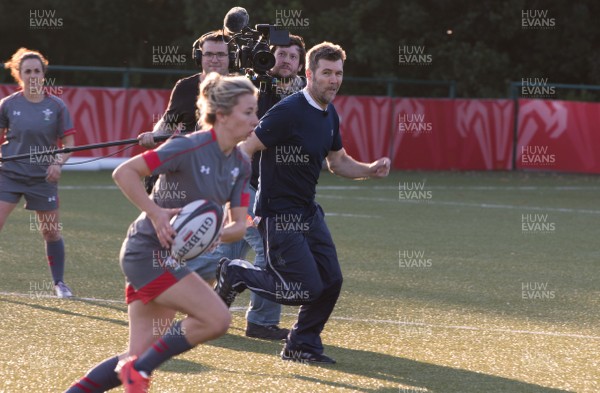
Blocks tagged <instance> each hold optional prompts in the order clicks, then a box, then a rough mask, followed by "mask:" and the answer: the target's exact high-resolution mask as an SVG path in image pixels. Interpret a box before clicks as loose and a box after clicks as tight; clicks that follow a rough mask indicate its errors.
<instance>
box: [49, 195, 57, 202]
mask: <svg viewBox="0 0 600 393" xmlns="http://www.w3.org/2000/svg"><path fill="white" fill-rule="evenodd" d="M48 202H56V197H55V196H51V197H48Z"/></svg>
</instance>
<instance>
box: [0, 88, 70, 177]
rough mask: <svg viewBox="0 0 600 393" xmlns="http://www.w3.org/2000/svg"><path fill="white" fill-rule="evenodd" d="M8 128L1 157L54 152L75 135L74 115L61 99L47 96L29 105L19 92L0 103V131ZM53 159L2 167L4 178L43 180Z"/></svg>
mask: <svg viewBox="0 0 600 393" xmlns="http://www.w3.org/2000/svg"><path fill="white" fill-rule="evenodd" d="M1 128H7V129H8V130H7V133H6V140H5V141H4V143H3V144H2V157H8V156H12V155H16V154H27V153H39V152H49V151H50V152H52V151H54V150H56V149H58V145H57V142H58V140H59V139H62V138H63V137H65V136H67V135H72V134H74V133H75V128H73V122H72V121H71V115H70V114H69V111H68V110H67V107H66V105H65V103H64V102H63V101H62V100H61V99H60V98H58V97H56V96H53V95H46V96H45V97H44V99H43V100H42V101H41V102H37V103H36V102H30V101H28V100H27V99H26V98H25V96H24V95H23V92H22V91H17V92H15V93H13V94H11V95H9V96H7V97H4V98H3V99H2V100H0V129H1ZM53 161H54V157H53V156H52V155H35V154H33V155H31V156H30V158H24V159H22V160H18V161H6V162H3V163H1V164H0V169H1V170H2V172H3V173H4V174H6V175H7V176H9V177H12V178H15V179H30V178H34V179H40V180H41V179H44V178H45V177H46V170H47V169H48V166H49V165H50V164H51V163H52V162H53Z"/></svg>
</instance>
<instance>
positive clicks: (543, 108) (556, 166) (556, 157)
mask: <svg viewBox="0 0 600 393" xmlns="http://www.w3.org/2000/svg"><path fill="white" fill-rule="evenodd" d="M518 124H519V128H518V130H519V133H518V140H517V168H518V169H541V170H551V171H564V172H580V173H600V152H599V151H598V146H600V104H598V103H588V102H573V101H555V100H537V99H521V100H519V123H518Z"/></svg>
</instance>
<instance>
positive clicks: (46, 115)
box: [42, 108, 54, 121]
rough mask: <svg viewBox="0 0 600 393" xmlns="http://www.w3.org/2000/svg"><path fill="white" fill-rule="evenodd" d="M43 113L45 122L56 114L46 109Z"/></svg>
mask: <svg viewBox="0 0 600 393" xmlns="http://www.w3.org/2000/svg"><path fill="white" fill-rule="evenodd" d="M42 113H43V114H44V120H46V121H48V120H50V115H51V114H53V113H54V112H52V111H51V110H50V109H48V108H46V109H44V111H43V112H42Z"/></svg>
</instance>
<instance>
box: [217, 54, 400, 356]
mask: <svg viewBox="0 0 600 393" xmlns="http://www.w3.org/2000/svg"><path fill="white" fill-rule="evenodd" d="M345 59H346V54H345V52H344V50H343V49H342V48H341V47H340V46H338V45H334V44H332V43H329V42H323V43H321V44H319V45H316V46H315V47H313V48H312V49H310V50H309V51H308V53H307V54H306V64H307V65H308V68H307V70H306V76H307V86H306V88H305V89H303V90H302V91H300V92H298V93H295V94H293V95H291V96H289V97H287V98H285V99H284V100H282V101H280V102H279V103H278V104H277V105H275V106H274V107H272V108H271V109H270V110H269V111H268V112H267V113H266V114H265V116H264V117H263V118H262V119H261V121H260V123H259V125H258V127H257V128H256V129H255V132H254V133H253V134H252V136H251V137H250V138H248V139H247V140H246V141H245V142H244V143H243V144H242V149H243V150H244V151H245V152H246V153H247V154H248V155H249V156H252V154H253V153H254V152H256V151H259V150H261V158H260V178H259V190H258V194H257V197H256V199H257V200H256V205H255V213H256V216H257V217H260V222H259V225H258V229H259V231H260V232H261V234H262V236H263V242H264V244H265V249H266V250H267V269H265V270H262V269H259V268H256V267H254V266H252V265H251V264H249V263H247V262H246V261H242V260H237V259H234V260H227V259H223V260H221V261H220V262H219V271H218V277H219V279H218V282H217V285H216V287H215V290H216V291H217V293H218V294H219V296H220V297H221V298H222V299H223V300H224V301H225V303H226V304H227V305H228V306H230V305H231V303H232V302H233V300H234V299H235V296H236V295H237V294H238V293H240V292H241V291H243V290H244V289H246V288H248V289H250V290H251V291H253V292H254V293H256V294H257V295H259V296H262V297H264V298H266V299H268V300H271V301H275V302H277V303H280V304H286V305H301V307H300V312H299V314H298V321H297V322H296V323H295V324H294V326H293V328H292V330H291V331H290V334H289V335H288V337H287V340H286V344H285V346H284V348H283V350H282V352H281V358H282V359H284V360H294V361H301V362H307V363H335V360H333V359H332V358H330V357H328V356H326V355H324V354H323V344H322V342H321V337H320V334H321V331H322V330H323V328H324V326H325V323H326V322H327V320H328V319H329V316H330V315H331V313H332V311H333V308H334V307H335V304H336V302H337V299H338V296H339V294H340V291H341V287H342V272H341V269H340V264H339V262H338V258H337V253H336V249H335V245H334V244H333V240H332V238H331V234H330V233H329V229H328V228H327V225H326V224H325V220H324V212H323V209H322V208H321V207H320V206H319V205H318V204H317V203H316V202H315V192H316V185H317V182H318V179H319V175H320V172H321V167H322V163H323V160H324V159H326V160H327V164H328V166H329V170H330V171H331V172H333V173H335V174H336V175H339V176H343V177H348V178H351V179H366V178H370V177H372V178H379V177H385V176H387V175H388V173H389V169H390V159H389V158H387V157H384V158H380V159H379V160H377V161H375V162H372V163H363V162H358V161H356V160H354V159H353V158H352V157H350V156H349V155H348V154H347V153H346V151H345V150H344V148H343V146H342V140H341V136H340V131H339V117H338V114H337V112H336V110H335V108H334V106H333V105H332V104H331V102H332V101H333V99H334V98H335V96H336V94H337V92H338V90H339V88H340V85H341V83H342V77H343V65H344V60H345Z"/></svg>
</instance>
